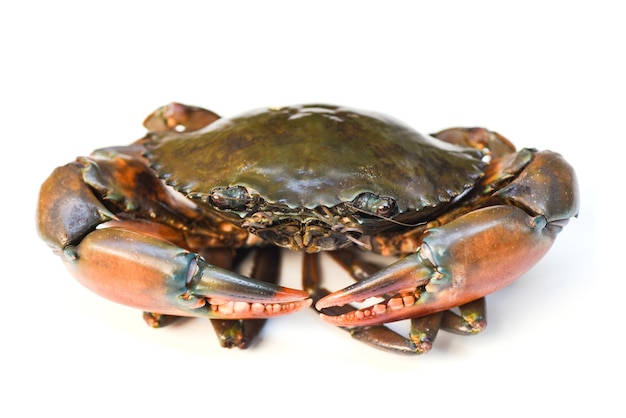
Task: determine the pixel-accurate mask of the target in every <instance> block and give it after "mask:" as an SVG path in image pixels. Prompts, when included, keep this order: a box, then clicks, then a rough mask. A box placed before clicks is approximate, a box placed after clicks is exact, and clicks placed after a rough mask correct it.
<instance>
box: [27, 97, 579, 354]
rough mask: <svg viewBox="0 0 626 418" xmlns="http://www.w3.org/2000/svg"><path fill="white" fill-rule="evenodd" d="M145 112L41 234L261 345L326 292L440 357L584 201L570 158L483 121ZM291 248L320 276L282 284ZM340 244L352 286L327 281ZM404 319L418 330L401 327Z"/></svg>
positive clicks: (95, 285) (151, 313)
mask: <svg viewBox="0 0 626 418" xmlns="http://www.w3.org/2000/svg"><path fill="white" fill-rule="evenodd" d="M144 126H145V127H146V128H147V130H148V133H147V134H146V135H145V137H143V138H141V139H139V140H137V141H135V142H134V143H132V144H130V145H127V146H118V147H109V148H103V149H100V150H96V151H94V152H93V153H92V154H91V155H90V156H88V157H79V158H77V159H76V161H74V162H71V163H69V164H67V165H65V166H62V167H59V168H57V169H55V170H54V171H53V173H52V174H51V175H50V177H49V178H48V179H47V180H46V181H45V182H44V183H43V185H42V187H41V191H40V197H39V205H38V214H37V219H38V221H37V227H38V232H39V234H40V236H41V237H42V239H43V240H44V241H45V242H46V243H47V244H48V245H49V246H50V247H52V249H53V251H54V252H56V253H57V254H58V255H60V257H61V258H62V259H63V261H64V263H65V265H66V266H67V268H68V269H69V271H70V272H71V273H72V275H74V276H75V277H76V278H77V280H78V281H79V282H81V283H82V284H83V285H85V286H86V287H87V288H89V289H90V290H92V291H94V292H95V293H97V294H100V295H101V296H104V297H106V298H108V299H111V300H113V301H115V302H119V303H122V304H126V305H129V306H132V307H135V308H138V309H141V310H143V311H144V313H143V317H144V319H145V320H146V322H147V323H148V324H149V325H151V326H153V327H160V326H164V325H166V324H168V323H170V322H172V321H173V320H175V319H178V318H180V317H205V318H209V319H210V320H211V322H212V324H213V326H214V328H215V330H216V332H217V335H218V338H219V341H220V342H221V345H222V346H224V347H239V348H246V347H248V346H249V345H250V343H251V342H252V341H253V339H254V337H255V336H257V335H258V333H259V332H260V330H261V327H262V326H263V324H264V323H265V320H266V319H268V318H271V317H275V316H278V315H285V314H292V313H294V312H297V311H299V310H301V309H304V308H307V307H309V306H311V305H312V307H313V308H314V309H315V310H317V311H318V312H319V313H320V316H321V318H322V319H323V320H324V321H326V322H328V323H330V324H333V325H335V326H337V327H339V328H341V329H344V330H346V331H348V332H349V333H350V334H351V335H352V336H353V337H354V338H356V339H357V340H360V341H363V342H365V343H367V344H369V345H372V346H374V347H376V348H379V349H383V350H388V351H393V352H401V353H410V354H421V353H425V352H427V351H429V350H430V349H431V347H432V345H433V342H434V340H435V338H436V335H437V333H438V331H439V330H446V331H451V332H454V333H458V334H466V335H471V334H476V333H478V332H480V331H482V330H483V329H484V328H485V326H486V314H485V296H487V295H489V294H491V293H493V292H495V291H497V290H498V289H501V288H503V287H505V286H507V285H508V284H510V283H511V282H513V281H514V280H515V279H517V278H518V277H520V276H521V275H523V274H524V273H525V272H526V271H527V270H528V269H529V268H531V267H532V266H533V265H535V264H536V263H537V262H538V261H539V260H540V259H541V258H542V257H543V256H544V255H545V254H546V252H547V251H548V250H549V248H550V247H551V245H552V244H553V242H554V240H555V237H556V236H557V234H558V233H559V232H560V231H561V229H562V228H563V226H564V225H565V224H567V222H568V220H569V219H570V218H572V217H575V216H577V214H578V207H579V203H578V202H579V192H578V186H577V181H576V175H575V172H574V170H573V169H572V167H571V166H570V165H569V164H568V163H567V162H566V161H565V160H564V159H563V158H562V157H561V155H559V154H557V153H554V152H551V151H537V150H535V149H530V148H524V149H521V150H519V151H516V149H515V147H514V146H513V145H512V143H511V142H509V141H508V140H507V139H505V138H504V137H503V136H501V135H499V134H497V133H495V132H492V131H488V130H486V129H483V128H452V129H447V130H444V131H441V132H438V133H435V134H433V135H423V134H420V133H418V132H417V131H415V130H413V129H412V128H410V127H409V126H407V125H405V124H404V123H402V122H400V121H397V120H395V119H393V118H391V117H388V116H385V115H382V114H378V113H374V112H368V111H360V110H354V109H351V108H347V107H341V106H331V105H321V104H313V105H297V106H287V107H281V108H266V109H259V110H254V111H251V112H248V113H245V114H242V115H240V116H236V117H233V118H220V117H219V116H218V115H216V114H215V113H213V112H211V111H209V110H206V109H203V108H199V107H194V106H186V105H182V104H179V103H172V104H170V105H167V106H163V107H161V108H159V109H157V110H156V111H155V112H153V113H152V114H151V115H150V116H148V118H147V119H146V120H145V122H144ZM282 249H289V250H292V251H295V252H299V253H302V254H303V264H302V265H303V274H302V290H300V289H293V288H288V287H284V286H281V285H279V284H278V283H277V281H278V277H279V274H280V270H279V267H280V256H281V253H282V251H283V250H282ZM323 252H327V253H328V254H330V255H331V256H332V258H333V259H334V260H335V261H337V262H338V263H339V264H340V265H341V266H342V267H343V268H345V270H346V271H347V272H348V273H349V275H350V276H351V277H352V278H353V279H354V282H353V283H352V284H351V285H349V286H347V287H345V288H343V289H339V290H335V291H331V290H329V289H328V288H327V284H326V283H325V280H323V277H322V276H321V274H320V273H319V255H320V254H321V253H323ZM250 253H253V254H254V255H253V257H254V259H253V265H254V267H253V268H252V271H251V272H250V273H248V274H244V273H242V271H241V270H242V269H241V268H240V266H241V263H242V260H244V259H245V258H246V257H248V256H249V254H250ZM370 253H375V254H379V255H382V256H387V257H388V260H389V261H386V262H384V263H382V265H381V262H380V261H372V260H371V259H370V257H367V255H368V254H370ZM250 256H251V257H252V255H250ZM400 320H408V323H409V331H408V335H406V333H403V332H400V331H395V330H393V327H389V326H388V324H389V323H391V322H395V321H400Z"/></svg>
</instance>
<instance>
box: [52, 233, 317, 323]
mask: <svg viewBox="0 0 626 418" xmlns="http://www.w3.org/2000/svg"><path fill="white" fill-rule="evenodd" d="M63 254H64V260H65V262H66V265H67V267H68V269H69V270H70V272H71V273H72V274H73V275H74V277H76V279H77V280H78V281H79V282H81V283H82V284H83V285H85V286H86V287H87V288H89V289H90V290H92V291H93V292H95V293H97V294H99V295H101V296H103V297H105V298H107V299H109V300H112V301H115V302H118V303H121V304H124V305H128V306H132V307H135V308H139V309H142V310H144V311H148V312H157V313H160V314H168V315H176V316H197V317H208V318H221V319H248V318H270V317H274V316H279V315H284V314H289V313H292V312H296V311H298V310H300V309H303V308H306V307H308V306H310V305H311V300H310V299H309V298H308V294H307V293H306V292H304V291H301V290H296V289H290V288H286V287H282V286H278V285H275V284H272V283H267V282H264V281H260V280H255V279H252V278H249V277H245V276H242V275H239V274H237V273H235V272H232V271H229V270H225V269H222V268H219V267H215V266H213V265H211V264H208V263H207V262H206V261H205V260H204V259H203V258H201V257H199V256H198V255H196V254H194V253H191V252H189V251H186V250H184V249H182V248H180V247H178V246H176V245H173V244H172V243H170V242H169V241H165V240H162V239H159V238H156V237H153V236H150V235H146V234H143V233H140V232H136V231H131V230H127V229H123V228H117V227H111V228H103V229H97V230H95V231H93V232H91V233H90V234H89V235H87V236H86V237H85V238H84V239H83V240H82V241H81V242H80V243H79V244H77V245H76V246H67V247H66V248H65V249H64V251H63Z"/></svg>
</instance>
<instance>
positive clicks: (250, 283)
mask: <svg viewBox="0 0 626 418" xmlns="http://www.w3.org/2000/svg"><path fill="white" fill-rule="evenodd" d="M192 264H195V267H192V268H193V269H194V270H195V273H193V276H192V277H191V279H190V280H188V283H187V288H188V293H185V294H183V295H181V296H179V303H180V304H181V305H187V303H189V304H190V306H191V308H192V309H198V308H199V309H202V310H204V311H205V312H206V313H207V315H206V316H209V317H213V318H221V319H247V318H269V317H273V316H278V315H284V314H287V313H291V312H295V311H298V310H300V309H302V308H306V307H309V306H310V305H311V299H309V298H308V296H309V295H308V293H306V292H304V291H302V290H297V289H291V288H288V287H283V286H278V285H275V284H273V283H268V282H264V281H260V280H255V279H252V278H249V277H246V276H242V275H240V274H237V273H235V272H232V271H229V270H225V269H222V268H220V267H216V266H213V265H210V264H208V263H206V262H205V261H204V260H203V259H201V258H195V259H193V260H192ZM197 305H199V306H197Z"/></svg>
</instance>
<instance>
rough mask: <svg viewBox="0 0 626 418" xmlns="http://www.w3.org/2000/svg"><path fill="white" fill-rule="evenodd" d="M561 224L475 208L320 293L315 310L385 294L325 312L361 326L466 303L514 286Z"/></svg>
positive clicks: (506, 209) (513, 211) (338, 321)
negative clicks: (353, 279) (386, 261)
mask: <svg viewBox="0 0 626 418" xmlns="http://www.w3.org/2000/svg"><path fill="white" fill-rule="evenodd" d="M574 209H575V208H574ZM566 216H569V214H566ZM562 224H563V220H559V219H555V220H554V221H552V222H549V221H546V218H545V217H544V216H532V215H529V214H527V213H526V212H525V211H524V210H522V209H520V208H517V207H514V206H493V207H487V208H482V209H478V210H475V211H473V212H470V213H468V214H466V215H464V216H461V217H460V218H458V219H456V220H454V221H452V222H450V223H448V224H445V225H443V226H441V227H438V228H432V229H430V230H429V231H428V233H427V234H426V236H425V237H424V239H423V243H422V246H421V247H420V248H419V250H418V251H417V252H416V253H414V254H411V255H408V256H406V257H404V258H402V259H400V260H399V261H397V262H396V263H394V264H391V265H390V266H388V267H387V268H385V269H383V270H381V271H379V272H378V273H375V274H374V275H372V276H370V277H369V278H367V279H365V280H363V281H360V282H357V283H355V284H353V285H351V286H349V287H346V288H344V289H342V290H339V291H337V292H334V293H331V294H329V295H327V296H325V297H323V298H321V299H320V300H319V301H318V302H317V304H316V308H317V309H318V310H323V309H325V308H329V307H332V306H340V305H346V304H349V303H354V302H359V301H363V300H365V299H368V298H371V297H379V298H383V301H382V302H379V303H376V304H374V305H372V306H369V307H366V308H363V309H354V310H351V311H348V312H347V313H343V314H341V315H338V316H329V315H325V314H323V313H322V318H323V319H324V320H326V321H328V322H330V323H332V324H334V325H338V326H342V327H356V326H367V325H378V324H383V323H387V322H391V321H398V320H401V319H407V318H418V317H422V316H425V315H428V314H430V313H433V312H438V311H443V310H446V309H451V308H454V307H457V306H460V305H463V304H466V303H468V302H471V301H474V300H477V299H480V298H482V297H483V296H486V295H488V294H490V293H492V292H495V291H496V290H498V289H500V288H502V287H504V286H507V285H508V284H510V283H511V282H513V281H514V280H515V279H516V278H518V277H519V276H521V275H522V274H523V273H524V272H526V271H527V270H528V269H529V268H530V267H532V266H533V265H534V264H536V263H537V261H538V260H540V259H541V257H543V255H544V254H545V253H546V252H547V251H548V249H549V248H550V247H551V245H552V243H553V242H554V239H555V237H556V235H557V234H558V232H559V231H560V230H561V228H562Z"/></svg>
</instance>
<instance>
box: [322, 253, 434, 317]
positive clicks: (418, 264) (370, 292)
mask: <svg viewBox="0 0 626 418" xmlns="http://www.w3.org/2000/svg"><path fill="white" fill-rule="evenodd" d="M440 277H441V274H439V273H438V272H437V271H436V269H435V267H434V266H433V264H432V263H431V262H430V261H429V260H428V259H426V258H425V257H424V256H423V251H421V250H420V251H418V252H416V253H415V254H411V255H409V256H406V257H404V258H402V259H400V260H399V261H397V262H396V263H394V264H391V265H390V266H388V267H386V268H384V269H382V270H380V271H379V272H377V273H375V274H373V275H371V276H370V277H368V278H367V279H365V280H362V281H359V282H357V283H354V284H353V285H351V286H348V287H346V288H344V289H342V290H339V291H337V292H334V293H331V294H329V295H327V296H325V297H323V298H322V299H320V300H319V301H318V302H317V304H316V305H315V307H316V308H317V309H318V310H323V309H325V308H330V307H332V306H344V305H347V304H350V303H354V302H359V301H365V300H366V299H370V298H382V299H383V301H381V302H379V303H376V304H374V305H371V306H369V307H366V308H363V309H355V310H353V311H350V312H348V313H345V314H342V315H339V316H329V315H325V314H324V313H322V318H323V319H324V320H326V321H327V322H331V323H333V324H335V325H339V326H345V327H350V326H363V325H375V324H382V323H386V322H392V321H397V320H401V319H404V318H406V317H407V315H410V311H412V310H414V309H411V307H414V306H417V305H416V304H417V303H418V301H420V298H421V296H422V294H424V293H425V292H427V290H426V288H427V287H429V284H430V283H431V282H432V283H433V285H434V284H435V283H436V281H437V279H438V278H440ZM430 287H432V286H430Z"/></svg>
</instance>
